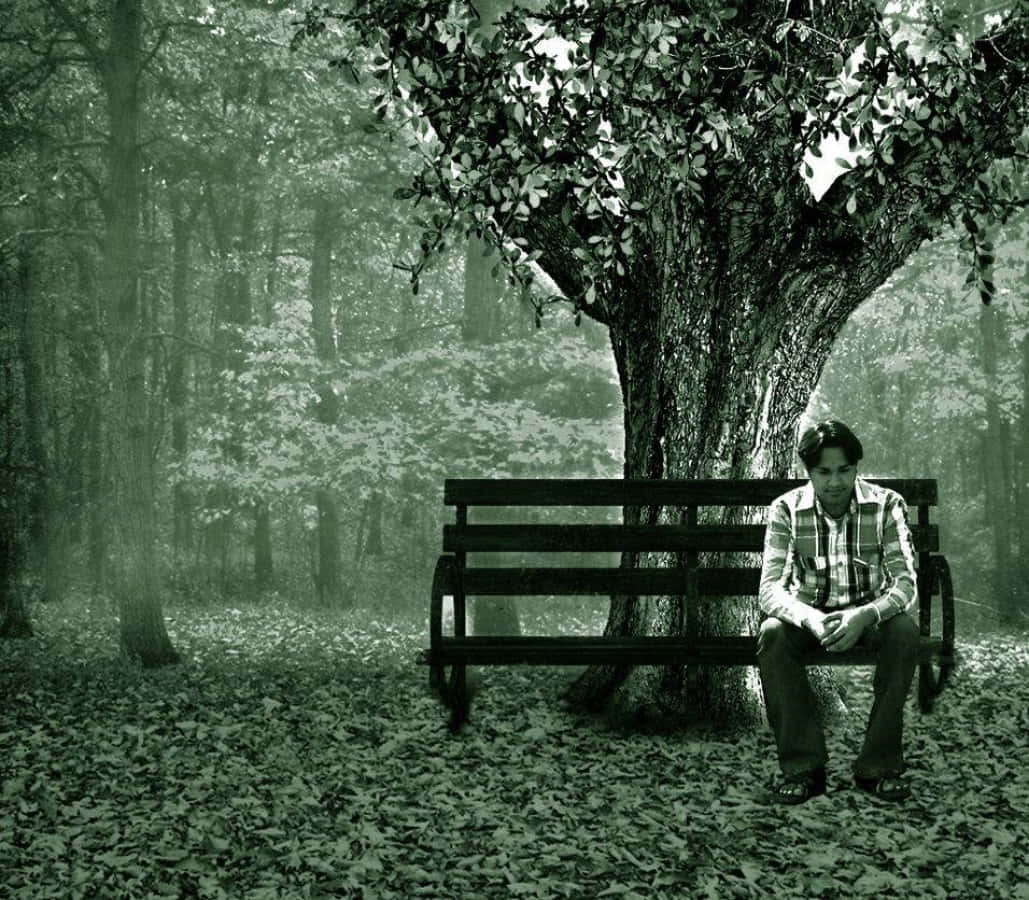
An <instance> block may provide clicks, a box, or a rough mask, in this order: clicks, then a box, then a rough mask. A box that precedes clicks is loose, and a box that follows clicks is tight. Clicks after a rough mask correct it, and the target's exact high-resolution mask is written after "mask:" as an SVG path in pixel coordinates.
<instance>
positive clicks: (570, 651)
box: [421, 635, 943, 666]
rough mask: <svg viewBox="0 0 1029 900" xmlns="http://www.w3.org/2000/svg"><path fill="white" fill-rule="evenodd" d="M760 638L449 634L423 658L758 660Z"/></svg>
mask: <svg viewBox="0 0 1029 900" xmlns="http://www.w3.org/2000/svg"><path fill="white" fill-rule="evenodd" d="M942 647H943V641H942V639H940V638H936V637H923V638H922V639H921V650H920V660H921V661H922V662H928V661H929V660H932V659H940V658H941V654H942V652H943V651H942ZM756 652H757V638H755V637H753V636H751V635H744V636H733V637H715V638H707V639H700V640H697V641H689V640H687V639H685V638H677V637H654V636H646V637H539V636H525V637H461V638H455V637H445V638H443V639H442V641H441V643H440V646H439V648H438V649H437V650H436V651H435V653H434V652H433V651H432V650H428V651H425V652H424V653H423V655H422V657H421V662H423V663H429V664H433V665H443V666H449V665H455V664H457V665H459V664H466V665H471V666H504V665H513V664H518V663H524V664H526V665H553V666H580V665H581V666H586V665H628V666H644V665H651V666H657V665H689V664H707V665H721V666H742V665H755V664H756ZM875 660H876V652H875V651H874V650H870V649H867V648H863V647H854V648H852V649H851V650H846V651H844V652H842V653H829V652H825V651H818V650H815V651H813V652H812V653H810V654H809V655H808V657H807V658H806V659H805V664H807V665H868V664H872V663H874V662H875Z"/></svg>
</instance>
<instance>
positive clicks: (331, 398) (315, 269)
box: [310, 196, 342, 606]
mask: <svg viewBox="0 0 1029 900" xmlns="http://www.w3.org/2000/svg"><path fill="white" fill-rule="evenodd" d="M338 228H339V211H338V209H336V206H335V204H334V203H333V201H332V199H331V198H330V197H327V196H320V197H318V198H317V199H316V200H315V207H314V228H313V236H314V246H313V250H312V255H311V280H310V300H311V334H312V337H313V339H314V346H315V352H316V353H317V355H318V359H319V360H321V361H322V362H323V363H325V364H326V365H327V366H331V365H333V364H334V363H335V361H336V335H335V330H334V328H333V321H334V319H333V315H332V249H333V247H334V246H335V243H336V235H337V232H338ZM338 416H339V402H338V399H337V397H336V394H335V391H334V389H333V387H332V384H331V379H330V378H329V377H325V378H324V379H323V380H322V383H321V384H320V385H319V386H318V408H317V417H318V421H319V422H320V423H321V424H322V425H326V426H334V425H335V424H336V421H337V419H338ZM315 502H316V504H317V507H318V567H317V573H316V577H315V592H316V594H317V596H318V602H319V603H320V604H322V605H325V606H337V605H339V604H340V603H341V602H342V590H341V588H342V578H341V572H340V569H341V566H340V546H339V514H338V512H337V511H336V498H335V497H334V496H333V494H332V492H331V490H329V489H328V488H320V489H319V490H318V491H317V493H316V497H315Z"/></svg>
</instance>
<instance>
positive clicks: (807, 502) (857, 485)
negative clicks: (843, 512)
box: [797, 475, 872, 512]
mask: <svg viewBox="0 0 1029 900" xmlns="http://www.w3.org/2000/svg"><path fill="white" fill-rule="evenodd" d="M815 499H816V498H815V486H814V485H813V484H812V483H811V482H810V481H808V483H807V484H805V485H804V486H803V487H802V488H801V489H800V499H799V500H798V501H797V509H818V510H819V512H824V511H823V510H822V504H821V503H819V504H817V506H816V504H815ZM871 500H872V496H871V494H870V488H869V485H868V483H867V482H866V481H865V480H864V479H863V478H862V477H861V476H860V475H858V476H857V477H856V478H855V479H854V494H853V496H851V498H850V511H851V512H853V510H854V504H855V502H857V503H859V504H860V503H870V502H871Z"/></svg>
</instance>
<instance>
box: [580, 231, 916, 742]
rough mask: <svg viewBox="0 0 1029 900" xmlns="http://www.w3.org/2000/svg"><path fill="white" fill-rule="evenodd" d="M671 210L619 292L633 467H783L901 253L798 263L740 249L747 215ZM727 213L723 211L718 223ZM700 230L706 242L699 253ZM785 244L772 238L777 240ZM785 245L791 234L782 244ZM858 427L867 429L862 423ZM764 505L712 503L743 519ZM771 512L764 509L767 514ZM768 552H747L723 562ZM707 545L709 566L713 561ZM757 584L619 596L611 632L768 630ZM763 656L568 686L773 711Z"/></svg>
mask: <svg viewBox="0 0 1029 900" xmlns="http://www.w3.org/2000/svg"><path fill="white" fill-rule="evenodd" d="M674 222H675V219H674V217H673V216H671V215H669V216H668V217H667V219H666V223H667V224H666V229H667V230H666V231H665V232H664V234H663V237H660V238H659V239H658V240H657V241H656V242H655V246H654V247H653V248H652V251H653V252H652V253H650V254H639V257H638V258H639V259H640V260H641V261H640V262H639V263H637V265H636V268H635V271H629V272H628V273H627V275H626V277H625V280H624V283H622V284H620V285H615V286H614V288H613V290H614V291H618V292H620V293H621V294H622V296H617V295H616V296H613V297H612V298H611V300H612V302H610V303H608V304H607V308H610V309H615V310H618V311H619V312H618V315H617V318H614V319H613V320H612V321H609V322H608V325H609V328H610V334H611V345H612V348H613V351H614V357H615V361H616V363H617V367H618V371H619V375H620V380H621V385H622V396H623V402H624V427H625V465H624V475H625V477H626V478H759V477H777V478H782V477H786V476H788V475H789V474H790V466H791V461H792V460H793V459H794V458H795V443H796V426H797V422H798V420H799V419H800V416H801V414H802V413H803V412H804V409H805V408H806V405H807V402H808V398H809V397H810V395H811V393H812V391H813V389H814V387H815V385H816V384H817V382H818V379H819V377H820V374H821V371H822V368H823V366H824V364H825V362H826V360H827V359H828V356H829V352H830V350H831V348H832V345H833V341H834V340H835V338H836V336H837V334H838V333H839V331H840V329H841V328H842V326H843V324H844V322H845V321H846V318H847V316H849V314H850V313H851V312H852V311H853V310H854V309H855V308H856V307H857V305H858V304H859V303H860V302H861V301H862V300H863V299H865V297H867V296H868V294H869V293H871V291H872V290H873V289H874V287H875V286H876V285H878V284H879V283H881V281H882V280H884V279H885V277H886V275H887V274H888V273H889V271H891V270H892V268H894V267H895V266H896V265H897V264H898V262H899V259H898V258H896V257H894V256H892V255H890V257H889V258H886V257H883V258H879V259H877V258H876V256H875V254H874V253H873V252H871V248H869V250H868V251H867V252H865V253H862V254H861V255H860V256H855V258H852V259H849V260H846V262H844V260H841V259H839V258H834V257H827V256H822V257H821V258H819V257H814V256H813V255H812V258H807V259H805V258H803V257H801V258H798V259H797V260H795V261H792V260H791V261H790V264H789V266H788V268H787V267H786V266H784V265H783V261H782V260H776V261H775V262H774V263H773V262H770V260H769V259H765V258H763V257H762V256H761V255H760V254H756V253H753V252H751V251H750V250H749V249H748V248H740V247H739V246H738V245H737V244H736V243H735V239H736V237H737V235H738V230H737V229H736V228H733V227H729V228H726V229H725V230H724V231H719V230H718V229H716V228H713V227H711V228H709V229H708V231H707V232H706V233H705V234H704V235H703V236H702V237H698V235H697V233H696V231H692V232H690V233H679V234H678V235H677V234H676V233H675V229H674V227H672V223H674ZM709 224H710V225H714V224H716V223H715V221H712V223H709ZM691 240H694V241H697V240H703V241H704V244H703V246H700V247H698V248H696V249H695V250H693V251H692V252H685V251H684V250H683V248H684V247H686V246H688V244H689V242H690V241H691ZM769 252H774V251H769ZM779 252H780V253H781V248H779ZM855 428H857V429H858V430H860V427H859V424H856V425H855ZM756 512H757V511H747V510H739V509H737V510H714V511H711V512H706V511H704V510H703V509H701V510H700V515H699V520H698V521H700V522H704V521H714V522H720V523H725V524H729V523H738V522H743V521H748V520H753V516H754V514H755V513H756ZM623 516H624V521H625V522H626V523H627V524H632V523H638V522H639V523H684V522H686V521H687V513H686V511H685V510H682V509H677V508H658V507H651V508H646V509H635V508H626V509H625V510H624V513H623ZM758 521H763V514H762V518H760V519H758ZM744 559H745V560H746V564H748V565H757V564H759V560H758V559H756V558H753V557H749V558H748V557H744V558H743V559H741V557H740V555H737V556H736V557H735V558H733V559H726V560H724V561H723V564H730V565H731V564H739V563H741V562H743V561H744ZM676 562H678V564H680V565H682V564H684V563H685V555H684V557H683V558H682V559H680V560H674V559H673V558H672V557H670V556H669V555H667V554H632V553H627V554H625V555H624V556H623V561H622V564H623V565H624V566H627V567H632V566H647V565H657V564H663V565H669V564H676ZM710 562H711V561H710V560H707V559H706V558H705V556H704V555H702V558H701V564H702V565H704V564H709V563H710ZM758 624H759V611H758V609H757V602H756V598H754V597H746V598H724V599H723V598H718V599H712V600H710V601H705V600H701V602H700V604H699V606H698V608H697V609H696V610H688V609H686V608H685V606H684V600H683V598H680V597H638V598H637V597H615V598H613V600H612V605H611V609H610V613H609V617H608V623H607V628H606V633H608V634H619V635H627V634H630V635H631V634H655V635H669V634H671V635H683V634H690V635H696V636H704V635H717V634H754V633H756V630H757V626H758ZM750 672H751V670H750V669H744V668H711V667H708V668H705V667H697V668H696V669H695V670H691V671H687V672H685V673H684V672H683V670H682V669H678V668H668V669H654V668H637V669H632V670H627V669H610V668H601V667H593V668H590V669H587V670H586V671H585V672H584V673H583V675H582V676H581V677H580V678H579V679H578V681H577V682H576V683H575V684H574V685H573V686H572V688H571V689H570V691H569V698H570V699H571V700H572V701H573V702H576V703H581V704H584V705H586V706H588V707H589V708H592V709H601V708H606V709H607V711H608V712H609V713H613V714H614V715H615V716H616V717H618V718H623V717H624V718H627V719H628V720H631V721H636V722H639V721H647V720H653V721H656V722H661V721H668V720H669V717H670V716H671V717H673V718H674V719H675V720H676V721H682V720H683V719H689V718H690V717H691V716H692V717H695V718H703V719H704V720H707V721H716V722H723V723H732V722H740V721H754V720H756V719H757V718H758V716H759V714H760V710H761V706H760V701H759V697H758V695H757V693H756V691H755V690H754V687H755V685H756V682H754V681H751V683H750V685H749V686H748V683H747V676H748V673H750ZM812 681H813V683H814V686H815V689H816V695H817V696H818V698H819V701H820V705H821V706H822V709H823V712H825V713H827V714H828V713H831V712H833V711H835V710H838V709H839V708H840V703H839V699H838V695H837V692H836V691H835V690H834V689H833V681H832V677H831V673H830V672H829V670H821V669H815V670H812Z"/></svg>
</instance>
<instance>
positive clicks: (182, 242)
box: [168, 188, 195, 560]
mask: <svg viewBox="0 0 1029 900" xmlns="http://www.w3.org/2000/svg"><path fill="white" fill-rule="evenodd" d="M169 199H170V202H171V224H172V333H173V335H174V337H175V342H174V344H173V345H172V348H171V361H170V364H169V367H168V401H169V404H170V405H171V443H172V454H173V457H174V459H175V460H176V461H177V462H180V463H181V462H183V461H184V460H185V458H186V453H187V451H188V449H189V421H188V416H189V412H188V393H187V388H186V373H187V367H188V365H189V351H188V350H187V346H188V340H189V306H188V303H187V291H186V282H187V279H188V277H189V247H190V237H191V233H192V229H193V223H194V221H195V216H194V215H193V213H192V211H191V212H190V213H189V214H188V215H187V212H186V210H185V208H184V204H183V202H182V195H181V193H180V191H179V190H178V188H172V189H171V191H170V193H169ZM192 547H193V498H192V496H191V495H190V491H189V488H188V487H186V485H184V484H182V483H176V484H175V487H174V490H173V499H172V548H173V550H174V552H175V556H176V558H177V559H179V560H182V559H183V558H184V557H186V556H187V555H188V554H189V553H190V551H191V550H192Z"/></svg>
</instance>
